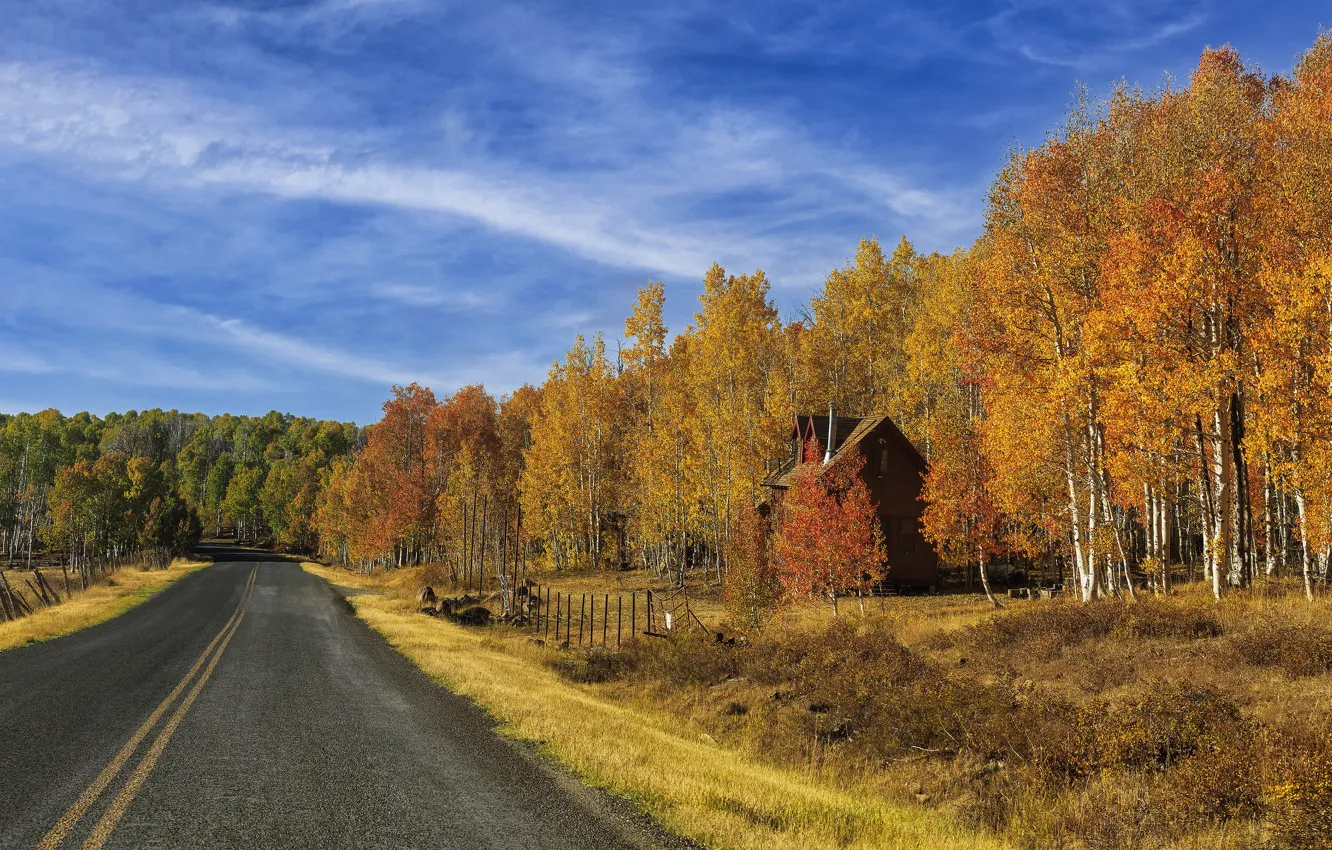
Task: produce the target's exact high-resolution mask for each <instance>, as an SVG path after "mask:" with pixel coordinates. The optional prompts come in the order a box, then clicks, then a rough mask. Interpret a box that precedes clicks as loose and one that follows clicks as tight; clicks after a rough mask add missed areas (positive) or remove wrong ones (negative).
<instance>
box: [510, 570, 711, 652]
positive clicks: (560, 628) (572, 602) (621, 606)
mask: <svg viewBox="0 0 1332 850" xmlns="http://www.w3.org/2000/svg"><path fill="white" fill-rule="evenodd" d="M526 595H527V602H526V608H527V618H526V620H527V623H526V628H527V629H528V630H529V631H531V632H532V635H533V636H534V637H536V638H539V639H540V640H542V641H543V642H545V643H551V642H552V641H554V643H555V645H557V646H570V647H574V646H588V647H593V646H603V647H609V646H610V645H611V638H612V637H614V638H615V648H616V649H619V648H620V647H621V646H622V645H623V643H624V642H625V641H626V640H629V639H632V638H634V637H636V636H638V635H646V636H648V637H668V636H670V635H674V634H679V633H681V632H682V631H688V630H692V629H701V630H703V631H705V632H706V631H708V629H707V627H706V626H704V625H703V622H702V621H701V620H699V619H698V617H697V616H696V615H695V614H694V612H693V611H692V610H691V609H690V607H689V597H688V594H687V593H686V592H685V590H684V589H683V588H677V589H675V590H670V591H663V592H658V591H653V590H646V591H634V592H632V593H630V594H628V596H625V595H624V594H616V595H615V597H614V598H613V599H612V597H611V594H609V593H604V592H603V593H572V592H569V593H566V592H564V591H560V590H554V589H552V588H551V587H549V586H547V585H541V584H536V583H533V584H531V585H529V586H528V587H527V594H526ZM575 609H576V610H575ZM640 613H641V617H640ZM612 627H613V628H612ZM626 627H627V628H626Z"/></svg>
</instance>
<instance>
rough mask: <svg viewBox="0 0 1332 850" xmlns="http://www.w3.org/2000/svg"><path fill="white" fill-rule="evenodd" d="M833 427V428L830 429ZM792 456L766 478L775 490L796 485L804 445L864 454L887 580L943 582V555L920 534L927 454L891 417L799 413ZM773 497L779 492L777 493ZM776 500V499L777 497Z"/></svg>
mask: <svg viewBox="0 0 1332 850" xmlns="http://www.w3.org/2000/svg"><path fill="white" fill-rule="evenodd" d="M830 426H831V432H830V431H829V428H830ZM790 437H791V454H790V456H789V457H788V458H787V460H786V461H785V462H784V463H783V464H782V465H781V466H780V467H779V468H778V469H777V470H776V471H775V472H773V473H772V474H771V475H769V476H768V478H767V480H765V481H764V482H763V486H765V487H767V488H769V489H770V490H772V491H783V490H786V489H787V488H788V487H790V486H791V473H792V472H793V471H794V470H795V468H796V466H797V465H798V464H800V463H802V462H803V461H804V457H805V447H806V446H807V445H809V444H811V443H813V442H814V441H816V440H817V441H818V443H819V444H820V445H821V446H823V447H824V449H825V458H826V460H825V462H827V460H831V459H834V458H836V457H837V456H838V455H840V454H841V453H843V452H850V451H859V452H861V454H863V455H864V457H865V466H864V469H863V470H862V472H861V476H862V477H863V478H864V480H865V485H866V486H867V487H868V488H869V492H870V498H871V499H873V501H874V502H875V504H877V505H878V507H879V524H880V527H881V528H882V529H883V539H884V546H885V547H886V549H887V556H888V577H887V579H886V580H885V582H884V583H885V584H886V585H887V586H889V587H898V588H924V587H933V586H935V585H937V584H938V583H939V558H938V555H937V554H936V553H935V551H934V547H932V546H931V545H930V544H929V542H928V541H926V540H925V538H924V537H923V536H922V535H921V532H920V516H921V513H922V512H924V510H925V503H924V502H922V501H921V500H920V493H921V489H922V487H923V486H924V484H925V480H924V475H925V470H926V468H927V467H926V464H925V458H924V457H922V456H921V454H920V452H918V451H916V447H915V446H913V445H912V444H911V441H910V440H908V439H907V438H906V435H904V434H903V433H902V432H901V431H900V430H898V427H897V426H896V425H894V424H893V421H892V420H891V419H889V418H888V417H887V416H869V417H852V416H835V417H832V420H831V422H830V421H829V417H828V416H813V415H801V416H797V417H796V420H795V422H794V423H793V424H792V427H791V435H790ZM773 495H774V496H776V495H777V493H774V494H773ZM774 501H776V499H774Z"/></svg>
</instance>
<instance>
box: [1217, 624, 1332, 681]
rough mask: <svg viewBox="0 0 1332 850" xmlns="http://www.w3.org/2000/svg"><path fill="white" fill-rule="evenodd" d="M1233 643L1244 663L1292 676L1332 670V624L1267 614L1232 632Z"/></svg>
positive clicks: (1313, 674)
mask: <svg viewBox="0 0 1332 850" xmlns="http://www.w3.org/2000/svg"><path fill="white" fill-rule="evenodd" d="M1230 645H1231V647H1232V648H1233V649H1234V651H1235V653H1236V655H1238V656H1239V658H1240V660H1242V661H1244V662H1245V663H1248V664H1252V665H1254V666H1257V667H1275V668H1277V669H1279V670H1281V671H1283V672H1284V673H1286V675H1288V676H1291V677H1295V678H1298V677H1301V676H1318V675H1321V674H1323V673H1327V672H1329V671H1332V627H1329V626H1327V625H1324V624H1322V623H1302V622H1292V621H1291V620H1289V619H1287V618H1285V617H1282V616H1279V615H1275V614H1264V615H1262V616H1259V617H1256V618H1253V619H1251V620H1250V621H1249V623H1248V625H1247V626H1245V627H1243V628H1241V629H1240V630H1239V631H1237V632H1236V633H1235V634H1233V635H1231V637H1230Z"/></svg>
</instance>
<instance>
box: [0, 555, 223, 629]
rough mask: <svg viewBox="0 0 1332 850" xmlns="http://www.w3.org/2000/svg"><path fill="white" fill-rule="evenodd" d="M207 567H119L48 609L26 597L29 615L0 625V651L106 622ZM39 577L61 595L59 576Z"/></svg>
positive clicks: (199, 564)
mask: <svg viewBox="0 0 1332 850" xmlns="http://www.w3.org/2000/svg"><path fill="white" fill-rule="evenodd" d="M208 564H209V562H207V561H184V560H180V559H177V560H175V561H173V562H172V563H171V566H169V567H168V568H167V569H165V570H159V569H152V570H140V569H138V568H135V567H122V568H120V569H118V570H116V571H115V572H114V573H112V574H111V576H110V581H107V580H106V579H105V578H101V579H98V580H97V583H95V584H93V585H92V586H91V587H89V588H88V589H87V590H78V589H74V590H73V594H74V595H73V598H72V599H69V600H67V601H65V602H61V603H60V604H59V605H55V606H53V607H51V608H43V607H40V603H36V600H33V599H31V598H29V602H30V603H33V604H34V607H35V610H34V611H33V613H32V614H31V615H30V616H27V617H22V618H20V619H18V620H12V621H10V622H8V623H0V651H3V650H6V649H12V648H13V647H16V646H23V645H24V644H29V643H36V642H38V641H43V640H50V639H51V638H54V637H60V636H61V635H66V634H69V633H70V632H73V631H78V630H79V629H84V628H87V627H88V626H93V625H96V624H98V623H100V622H102V621H104V620H109V619H111V618H112V617H115V616H116V615H118V614H123V613H124V612H125V611H127V610H129V609H130V608H132V607H134V606H135V605H138V604H139V603H140V602H143V601H144V600H146V599H148V597H150V596H152V595H153V594H155V593H157V592H158V591H159V590H162V589H163V588H164V587H166V586H167V585H169V584H172V583H173V582H175V581H177V580H178V579H181V578H183V577H185V576H187V575H189V574H190V573H192V572H194V571H195V570H198V569H201V568H203V567H206V566H208ZM21 575H23V573H20V572H19V571H17V570H15V571H14V572H13V573H12V574H11V577H10V584H11V585H13V583H14V581H15V578H17V577H19V576H21ZM29 575H30V574H29ZM43 575H44V576H46V578H47V580H48V581H50V582H51V585H52V586H53V587H55V588H56V589H57V590H58V591H59V592H60V593H61V595H62V596H63V595H64V584H63V581H62V579H61V577H60V574H59V573H54V574H50V573H43ZM30 596H31V594H29V597H30Z"/></svg>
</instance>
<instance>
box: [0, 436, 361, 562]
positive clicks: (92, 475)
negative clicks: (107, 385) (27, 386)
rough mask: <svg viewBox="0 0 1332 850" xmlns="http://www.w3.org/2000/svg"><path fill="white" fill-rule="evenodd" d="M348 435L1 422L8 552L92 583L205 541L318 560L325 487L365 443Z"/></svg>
mask: <svg viewBox="0 0 1332 850" xmlns="http://www.w3.org/2000/svg"><path fill="white" fill-rule="evenodd" d="M360 434H361V432H360V430H359V429H358V428H357V427H356V426H355V425H352V424H348V423H339V422H321V421H318V420H315V419H308V418H300V417H294V416H291V415H288V414H280V413H277V412H271V413H268V414H266V415H264V416H260V417H247V416H231V415H223V416H217V417H211V418H210V417H208V416H205V415H203V414H201V413H192V414H191V413H179V412H177V411H175V410H171V411H163V410H145V411H142V412H137V411H130V412H128V413H123V414H122V413H112V414H109V415H107V416H106V417H104V418H102V417H97V416H94V415H92V414H89V413H78V414H75V415H74V416H63V415H61V414H60V413H59V412H58V411H56V410H45V411H42V412H40V413H35V414H29V413H20V414H17V415H0V545H3V548H4V556H5V558H6V560H7V561H9V562H11V563H12V562H15V561H20V560H21V561H23V562H25V563H26V562H29V561H31V560H32V559H33V557H34V556H38V557H40V556H42V555H43V554H50V555H54V556H58V557H61V558H67V559H68V563H69V564H70V565H71V566H73V567H75V568H78V569H80V571H81V572H84V573H86V572H87V571H88V570H90V569H92V568H93V567H95V566H99V565H105V564H108V563H122V562H126V561H147V562H151V563H164V562H165V561H167V560H169V559H170V558H171V557H172V556H173V555H178V554H182V553H184V552H185V551H187V550H188V549H189V548H190V547H191V546H192V545H193V544H194V543H196V542H197V541H198V540H199V538H200V536H201V534H203V533H204V532H205V531H207V532H208V533H212V534H220V533H221V532H222V530H223V527H224V526H226V527H228V528H234V529H235V530H236V532H237V535H238V536H239V537H240V538H241V539H243V540H251V541H257V540H262V539H271V540H272V541H274V542H275V543H277V544H279V545H283V546H287V547H291V548H297V549H312V548H313V547H314V546H315V543H316V540H315V536H314V530H313V516H314V512H315V507H316V498H317V494H318V493H319V490H320V486H321V477H322V476H325V475H326V474H327V470H328V468H329V466H330V464H331V463H332V461H333V460H334V459H335V458H338V457H342V456H345V455H347V454H349V453H350V452H351V451H352V450H353V448H354V447H355V446H356V444H357V441H358V440H359V438H360Z"/></svg>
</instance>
